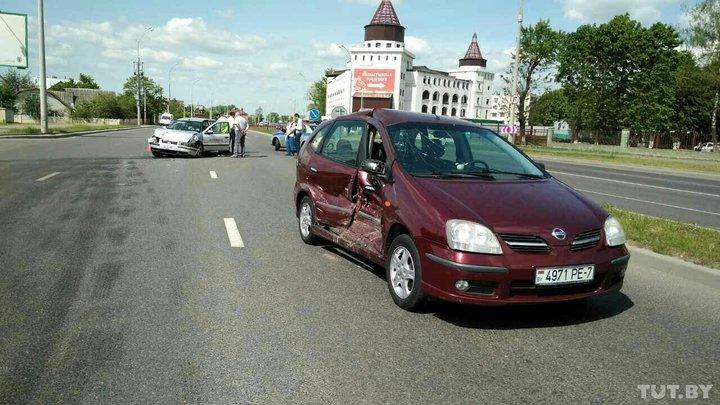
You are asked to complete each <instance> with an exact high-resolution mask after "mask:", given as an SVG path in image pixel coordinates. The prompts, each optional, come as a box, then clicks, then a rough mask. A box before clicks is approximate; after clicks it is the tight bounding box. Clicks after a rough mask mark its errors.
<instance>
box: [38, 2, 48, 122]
mask: <svg viewBox="0 0 720 405" xmlns="http://www.w3.org/2000/svg"><path fill="white" fill-rule="evenodd" d="M37 7H38V17H37V18H38V42H39V44H38V62H39V63H38V67H39V69H38V70H39V71H38V74H39V76H40V78H39V79H40V80H39V85H40V86H39V87H40V132H41V133H43V134H47V133H48V117H47V84H46V83H45V77H46V74H45V14H44V11H43V8H44V7H43V0H38V2H37Z"/></svg>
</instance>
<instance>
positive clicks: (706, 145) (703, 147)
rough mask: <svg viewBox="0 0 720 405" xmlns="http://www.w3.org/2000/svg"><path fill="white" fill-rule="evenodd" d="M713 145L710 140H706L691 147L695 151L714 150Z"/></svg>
mask: <svg viewBox="0 0 720 405" xmlns="http://www.w3.org/2000/svg"><path fill="white" fill-rule="evenodd" d="M713 146H714V145H713V143H712V142H707V143H704V144H701V145H698V146H696V147H695V148H693V149H695V150H696V151H700V152H714V151H715V150H714V147H713Z"/></svg>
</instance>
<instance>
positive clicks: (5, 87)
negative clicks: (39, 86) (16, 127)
mask: <svg viewBox="0 0 720 405" xmlns="http://www.w3.org/2000/svg"><path fill="white" fill-rule="evenodd" d="M32 87H34V84H33V82H32V79H30V76H29V75H28V74H20V72H18V70H17V69H8V70H7V71H5V73H4V74H2V75H0V107H2V108H14V107H15V101H16V100H17V96H16V94H17V92H18V91H20V90H22V89H28V88H32Z"/></svg>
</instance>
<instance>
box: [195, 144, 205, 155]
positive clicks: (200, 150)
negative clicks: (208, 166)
mask: <svg viewBox="0 0 720 405" xmlns="http://www.w3.org/2000/svg"><path fill="white" fill-rule="evenodd" d="M197 150H198V151H197V155H195V156H196V157H203V155H204V154H205V147H204V146H203V144H202V143H200V144H198V145H197Z"/></svg>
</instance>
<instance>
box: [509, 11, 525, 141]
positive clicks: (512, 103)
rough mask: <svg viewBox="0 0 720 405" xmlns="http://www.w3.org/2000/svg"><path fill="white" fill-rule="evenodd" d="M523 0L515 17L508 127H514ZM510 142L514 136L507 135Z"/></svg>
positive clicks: (513, 139)
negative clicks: (515, 29) (513, 58)
mask: <svg viewBox="0 0 720 405" xmlns="http://www.w3.org/2000/svg"><path fill="white" fill-rule="evenodd" d="M524 5H525V1H524V0H520V9H519V11H518V16H517V37H516V38H515V64H514V65H513V76H512V99H511V100H510V125H515V109H516V106H515V100H517V99H518V88H517V86H518V79H519V78H518V76H519V69H520V36H521V35H522V23H523V9H524V8H525V7H524ZM508 138H509V140H510V142H515V135H514V134H510V135H508Z"/></svg>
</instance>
